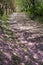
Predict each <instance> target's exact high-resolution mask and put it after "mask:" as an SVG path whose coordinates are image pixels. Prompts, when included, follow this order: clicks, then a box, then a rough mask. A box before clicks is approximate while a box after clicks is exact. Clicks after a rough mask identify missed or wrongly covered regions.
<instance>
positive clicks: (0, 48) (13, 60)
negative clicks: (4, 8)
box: [0, 13, 43, 65]
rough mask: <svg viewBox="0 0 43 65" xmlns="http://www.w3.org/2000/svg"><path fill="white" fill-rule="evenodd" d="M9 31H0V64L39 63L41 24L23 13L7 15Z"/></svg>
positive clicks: (42, 49)
mask: <svg viewBox="0 0 43 65" xmlns="http://www.w3.org/2000/svg"><path fill="white" fill-rule="evenodd" d="M8 22H9V29H10V31H8V32H9V33H6V31H5V29H4V30H3V31H4V32H1V31H0V59H1V57H2V60H0V64H2V65H40V64H41V63H43V25H42V26H41V25H40V24H37V23H35V22H33V21H32V20H30V19H28V18H27V17H26V15H25V14H23V13H21V14H20V13H14V14H12V15H11V16H10V17H9V21H8ZM10 32H11V33H10Z"/></svg>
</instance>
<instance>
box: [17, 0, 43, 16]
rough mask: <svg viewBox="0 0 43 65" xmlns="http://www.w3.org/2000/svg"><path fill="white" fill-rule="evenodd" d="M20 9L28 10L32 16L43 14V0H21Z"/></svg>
mask: <svg viewBox="0 0 43 65" xmlns="http://www.w3.org/2000/svg"><path fill="white" fill-rule="evenodd" d="M16 1H17V2H19V0H16ZM19 7H20V10H21V11H22V12H23V11H25V12H27V13H28V14H29V15H30V16H32V17H35V16H43V1H42V0H20V2H19Z"/></svg>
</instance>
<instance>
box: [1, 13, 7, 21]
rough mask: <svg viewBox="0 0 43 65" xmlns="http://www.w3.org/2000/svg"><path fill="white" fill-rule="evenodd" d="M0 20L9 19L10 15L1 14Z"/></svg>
mask: <svg viewBox="0 0 43 65" xmlns="http://www.w3.org/2000/svg"><path fill="white" fill-rule="evenodd" d="M0 20H2V21H7V20H8V15H5V14H4V15H3V16H0Z"/></svg>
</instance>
